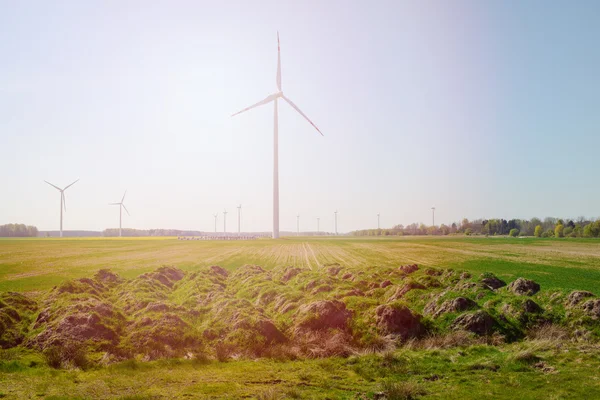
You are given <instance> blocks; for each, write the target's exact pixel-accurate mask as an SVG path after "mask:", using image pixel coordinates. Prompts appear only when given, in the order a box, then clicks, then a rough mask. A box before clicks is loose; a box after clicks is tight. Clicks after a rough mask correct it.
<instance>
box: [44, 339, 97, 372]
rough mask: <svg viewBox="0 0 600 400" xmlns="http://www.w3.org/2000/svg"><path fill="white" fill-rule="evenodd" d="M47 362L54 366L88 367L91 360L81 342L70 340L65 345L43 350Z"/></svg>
mask: <svg viewBox="0 0 600 400" xmlns="http://www.w3.org/2000/svg"><path fill="white" fill-rule="evenodd" d="M42 354H43V356H44V359H45V360H46V364H48V366H49V367H52V368H57V369H58V368H62V367H69V366H70V367H74V368H81V369H86V368H88V367H89V365H90V362H89V360H88V358H87V354H86V352H85V347H84V345H83V344H81V343H76V342H70V343H67V344H65V345H63V346H56V345H55V346H50V347H47V348H46V349H44V351H43V353H42Z"/></svg>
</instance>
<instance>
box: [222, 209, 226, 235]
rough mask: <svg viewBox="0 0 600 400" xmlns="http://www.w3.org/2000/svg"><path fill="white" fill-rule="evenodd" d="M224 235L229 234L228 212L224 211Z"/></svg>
mask: <svg viewBox="0 0 600 400" xmlns="http://www.w3.org/2000/svg"><path fill="white" fill-rule="evenodd" d="M223 233H227V210H223Z"/></svg>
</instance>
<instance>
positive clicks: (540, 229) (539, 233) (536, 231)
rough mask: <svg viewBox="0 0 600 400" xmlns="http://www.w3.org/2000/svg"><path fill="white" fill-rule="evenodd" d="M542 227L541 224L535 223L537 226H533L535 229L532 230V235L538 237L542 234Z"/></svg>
mask: <svg viewBox="0 0 600 400" xmlns="http://www.w3.org/2000/svg"><path fill="white" fill-rule="evenodd" d="M542 229H543V228H542V226H541V225H537V226H536V227H535V231H534V232H533V236H535V237H540V236H542Z"/></svg>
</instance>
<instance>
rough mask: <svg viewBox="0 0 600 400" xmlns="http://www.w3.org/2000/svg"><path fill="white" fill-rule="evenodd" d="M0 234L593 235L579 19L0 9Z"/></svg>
mask: <svg viewBox="0 0 600 400" xmlns="http://www.w3.org/2000/svg"><path fill="white" fill-rule="evenodd" d="M0 9H1V10H2V11H1V12H0V58H1V62H0V150H1V157H0V188H2V189H1V190H2V192H1V193H0V224H3V223H25V224H29V225H35V226H37V227H38V228H39V229H40V230H55V229H58V225H59V207H58V206H59V204H60V203H59V202H60V194H59V193H58V192H57V191H56V190H55V189H54V188H52V187H50V186H48V185H47V184H45V183H44V180H48V181H49V182H52V183H53V184H55V185H58V186H61V187H63V186H66V185H67V184H69V183H71V182H72V181H74V180H75V179H80V181H79V182H78V183H76V184H75V185H73V186H72V187H71V188H70V189H68V190H67V191H66V192H65V193H66V203H67V212H66V213H65V216H64V229H66V230H76V229H77V230H102V229H105V228H111V227H118V220H119V216H118V207H114V206H109V205H108V203H111V202H117V201H119V200H120V199H121V197H122V195H123V193H124V192H125V190H127V191H128V192H127V197H126V198H125V204H126V206H127V208H128V210H129V211H130V213H131V215H130V216H127V215H125V216H124V217H123V226H124V227H130V228H138V229H150V228H173V229H196V230H204V231H212V230H213V229H214V218H213V214H215V213H219V217H218V229H219V230H221V231H222V230H223V214H222V213H223V211H224V210H227V211H228V212H229V214H228V215H227V230H229V231H232V230H237V210H236V207H237V206H238V205H239V204H241V205H242V230H246V231H269V230H270V229H271V227H272V174H273V172H272V169H273V107H272V105H265V106H262V107H260V108H256V109H253V110H251V111H249V112H246V113H243V114H241V115H238V116H236V117H234V118H232V117H231V114H232V113H234V112H236V111H239V110H241V109H243V108H245V107H247V106H249V105H251V104H254V103H255V102H257V101H259V100H261V99H263V98H264V97H266V96H267V95H269V94H271V93H273V92H275V91H276V86H275V73H276V63H277V31H279V34H280V37H281V63H282V83H283V92H284V93H285V95H286V96H288V97H289V98H290V99H292V100H293V101H294V103H296V104H297V105H298V106H299V107H300V108H301V109H302V111H303V112H304V113H306V114H307V115H308V117H309V118H311V120H312V121H313V122H314V123H315V124H316V125H317V126H318V127H319V129H320V130H321V131H322V132H323V133H324V137H321V136H320V135H319V134H318V133H317V132H316V131H315V130H314V129H313V128H312V127H311V126H310V124H308V122H306V121H305V120H304V119H303V118H302V117H301V116H300V115H298V114H297V113H296V112H295V111H294V110H293V109H292V108H291V107H289V106H288V105H287V104H285V103H281V102H280V104H279V179H280V184H279V187H280V221H281V222H280V225H281V230H284V231H285V230H287V231H295V229H296V215H298V214H299V215H300V229H301V230H304V231H310V230H316V224H317V220H316V218H317V217H319V218H320V221H321V230H330V231H332V230H333V223H334V214H333V213H334V211H335V210H338V230H339V231H340V232H348V231H351V230H355V229H363V228H373V227H376V226H377V213H380V214H381V227H382V228H383V227H391V226H393V225H395V224H400V223H402V224H405V225H406V224H409V223H411V222H424V223H427V224H429V223H431V207H434V206H435V207H436V224H440V223H451V222H453V221H459V220H461V219H462V218H469V219H475V218H495V217H498V218H531V217H534V216H537V217H545V216H561V217H578V216H587V217H596V216H599V215H600V203H599V202H598V198H600V185H598V183H597V179H598V172H599V164H598V149H599V148H600V132H599V127H600V112H599V106H600V74H598V71H600V46H598V38H600V24H598V23H597V21H598V19H599V17H600V2H597V1H584V0H582V1H577V2H569V1H560V0H559V1H553V2H547V1H536V0H529V1H524V2H523V1H500V0H498V1H492V0H490V1H477V0H472V1H466V0H457V1H452V2H449V1H417V0H415V1H387V2H386V1H377V2H367V1H352V2H348V1H316V0H315V1H303V2H288V1H281V0H280V1H253V2H248V1H221V2H215V1H150V2H147V1H86V2H81V1H53V2H47V1H19V2H14V1H8V0H0Z"/></svg>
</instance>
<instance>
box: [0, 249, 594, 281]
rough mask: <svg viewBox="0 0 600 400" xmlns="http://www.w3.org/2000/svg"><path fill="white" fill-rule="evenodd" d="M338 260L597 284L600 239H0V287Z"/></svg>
mask: <svg viewBox="0 0 600 400" xmlns="http://www.w3.org/2000/svg"><path fill="white" fill-rule="evenodd" d="M332 263H339V264H340V265H343V266H347V267H364V268H374V267H376V266H393V265H402V264H412V263H415V264H419V265H421V266H426V267H427V266H429V267H439V268H457V269H464V270H468V271H473V272H484V271H490V272H494V273H495V274H497V275H498V276H501V277H504V278H506V279H509V280H510V279H511V278H514V277H516V276H522V277H525V278H529V279H534V280H535V281H537V282H539V283H540V284H541V285H542V286H543V287H544V288H562V289H584V290H594V289H596V288H597V287H598V286H599V285H600V242H599V241H598V240H594V239H533V238H527V239H521V238H483V237H482V238H465V237H449V238H429V237H418V238H412V237H411V238H390V239H380V238H377V239H375V238H374V239H369V238H286V239H282V240H277V241H273V240H266V239H265V240H256V241H179V240H177V239H176V238H134V239H104V238H102V239H96V238H94V239H0V291H8V290H13V291H21V292H28V291H36V290H43V289H48V288H51V287H52V286H54V285H57V284H59V283H60V282H62V281H64V280H66V279H71V278H80V277H86V276H89V275H91V274H93V273H94V272H95V271H97V270H98V269H100V268H111V269H113V270H114V271H115V272H118V273H119V274H120V275H121V276H123V277H126V278H132V277H135V276H137V275H139V274H141V273H143V272H147V271H150V270H153V269H155V268H157V267H159V266H162V265H174V266H177V267H179V268H181V269H183V270H187V271H189V270H194V268H196V267H200V266H208V265H220V266H222V267H224V268H226V269H229V270H233V269H235V268H236V267H239V266H241V265H243V264H257V265H261V266H262V267H264V268H272V267H275V266H287V265H294V266H301V267H302V266H303V267H308V268H312V269H315V268H319V267H320V266H322V265H326V264H332Z"/></svg>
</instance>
